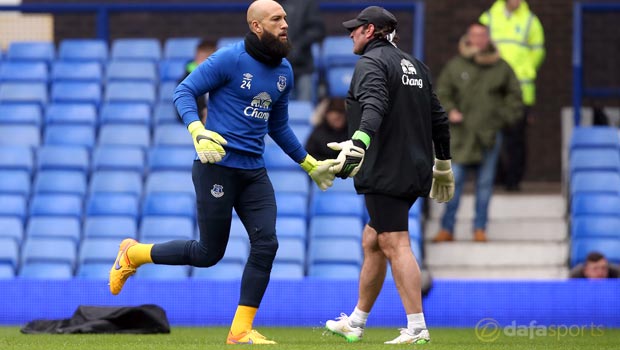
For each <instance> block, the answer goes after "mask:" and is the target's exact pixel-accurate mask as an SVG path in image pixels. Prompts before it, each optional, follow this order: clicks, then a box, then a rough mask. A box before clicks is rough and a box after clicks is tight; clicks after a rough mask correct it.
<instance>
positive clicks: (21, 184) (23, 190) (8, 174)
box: [0, 169, 30, 198]
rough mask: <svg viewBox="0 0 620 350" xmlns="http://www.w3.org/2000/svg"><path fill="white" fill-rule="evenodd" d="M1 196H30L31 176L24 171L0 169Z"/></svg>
mask: <svg viewBox="0 0 620 350" xmlns="http://www.w3.org/2000/svg"><path fill="white" fill-rule="evenodd" d="M0 179H1V180H0V194H17V195H20V196H23V197H24V198H28V197H29V196H30V174H29V173H27V172H25V171H23V170H2V169H0Z"/></svg>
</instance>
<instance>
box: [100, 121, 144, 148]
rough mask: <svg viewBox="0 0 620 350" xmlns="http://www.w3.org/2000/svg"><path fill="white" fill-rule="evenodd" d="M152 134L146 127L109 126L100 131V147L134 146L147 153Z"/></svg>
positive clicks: (104, 126)
mask: <svg viewBox="0 0 620 350" xmlns="http://www.w3.org/2000/svg"><path fill="white" fill-rule="evenodd" d="M150 144H151V133H150V130H149V128H148V127H147V126H144V125H120V124H108V125H103V126H102V127H101V129H99V146H132V147H139V148H141V149H142V150H143V151H146V150H147V148H148V147H149V146H150Z"/></svg>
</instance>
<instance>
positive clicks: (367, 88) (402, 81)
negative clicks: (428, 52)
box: [346, 39, 450, 198]
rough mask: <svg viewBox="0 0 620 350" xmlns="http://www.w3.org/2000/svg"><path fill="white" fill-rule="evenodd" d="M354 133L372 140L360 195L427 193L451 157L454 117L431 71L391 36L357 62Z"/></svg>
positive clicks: (350, 106)
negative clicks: (438, 164)
mask: <svg viewBox="0 0 620 350" xmlns="http://www.w3.org/2000/svg"><path fill="white" fill-rule="evenodd" d="M346 107H347V120H348V124H349V133H350V135H352V134H353V132H355V130H358V129H359V130H361V131H364V132H365V133H367V134H369V135H370V136H371V142H370V146H369V148H368V150H367V151H366V155H365V158H364V164H363V165H362V167H361V169H360V171H359V173H358V174H357V175H356V176H355V188H356V189H357V192H358V193H376V194H385V195H390V196H395V197H402V198H412V197H420V196H427V195H428V193H429V191H430V188H431V181H432V178H433V176H432V175H433V173H432V168H433V142H434V144H435V152H436V156H437V158H440V159H449V158H450V130H449V125H448V117H447V115H446V113H445V111H444V109H443V107H442V106H441V104H440V103H439V100H438V99H437V96H436V95H435V92H434V91H433V87H432V84H431V78H430V73H429V69H428V68H427V67H426V66H425V65H424V64H423V63H422V62H420V61H418V60H417V59H415V58H413V57H411V56H410V55H408V54H406V53H404V52H403V51H401V50H400V49H398V48H396V47H394V46H393V45H392V44H390V43H389V42H388V41H386V40H379V39H376V40H373V41H371V42H370V43H368V45H367V46H366V48H365V51H364V54H363V55H362V56H361V58H360V59H359V61H358V62H357V64H356V65H355V71H354V73H353V78H352V80H351V86H350V88H349V92H348V95H347V99H346Z"/></svg>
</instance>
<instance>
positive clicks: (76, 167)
mask: <svg viewBox="0 0 620 350" xmlns="http://www.w3.org/2000/svg"><path fill="white" fill-rule="evenodd" d="M37 161H38V164H37V168H38V170H67V171H81V172H83V173H85V174H87V173H88V171H89V167H90V164H89V156H88V151H87V150H86V149H85V148H83V147H79V146H77V147H74V146H54V145H43V146H42V147H40V148H39V156H38V157H37Z"/></svg>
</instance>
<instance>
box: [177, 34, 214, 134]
mask: <svg viewBox="0 0 620 350" xmlns="http://www.w3.org/2000/svg"><path fill="white" fill-rule="evenodd" d="M216 47H217V43H216V42H215V41H214V40H211V39H202V40H201V41H200V42H199V43H198V46H196V53H195V54H194V59H193V60H191V61H189V62H187V64H186V65H185V75H184V76H183V77H182V78H181V80H179V84H180V83H181V82H182V81H183V80H185V78H187V76H188V75H189V74H190V73H191V72H193V71H194V70H195V69H196V68H198V66H199V65H200V64H201V63H202V62H204V61H205V60H206V59H207V58H209V56H211V55H212V54H213V53H214V52H215V50H216ZM208 100H209V94H204V95H202V96H198V97H196V105H197V106H198V111H199V114H200V121H201V122H202V123H203V124H204V123H205V120H206V119H207V101H208ZM179 120H180V119H179Z"/></svg>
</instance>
